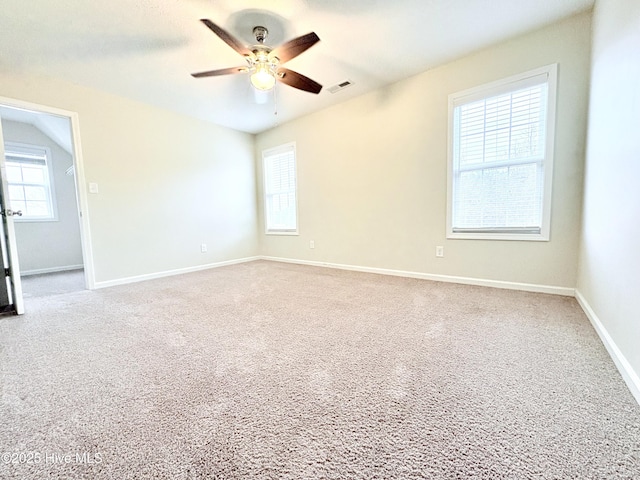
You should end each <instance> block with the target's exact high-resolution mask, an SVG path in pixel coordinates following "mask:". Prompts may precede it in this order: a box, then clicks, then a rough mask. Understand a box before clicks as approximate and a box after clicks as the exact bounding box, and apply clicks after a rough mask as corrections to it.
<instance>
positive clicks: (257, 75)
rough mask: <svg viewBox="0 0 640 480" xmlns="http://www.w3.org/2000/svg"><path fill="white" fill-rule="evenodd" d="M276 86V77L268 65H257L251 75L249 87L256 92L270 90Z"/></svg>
mask: <svg viewBox="0 0 640 480" xmlns="http://www.w3.org/2000/svg"><path fill="white" fill-rule="evenodd" d="M275 84H276V77H275V75H274V74H273V72H272V70H271V68H270V65H269V64H268V63H258V64H257V65H256V70H255V72H253V73H252V74H251V85H253V86H254V87H255V88H257V89H258V90H263V91H266V90H271V89H272V88H273V87H274V86H275Z"/></svg>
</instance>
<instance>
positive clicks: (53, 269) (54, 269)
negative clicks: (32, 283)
mask: <svg viewBox="0 0 640 480" xmlns="http://www.w3.org/2000/svg"><path fill="white" fill-rule="evenodd" d="M83 268H84V265H82V264H80V265H67V266H66V267H51V268H38V269H36V270H24V271H21V272H20V276H21V277H28V276H29V275H40V274H43V273H56V272H68V271H70V270H82V269H83Z"/></svg>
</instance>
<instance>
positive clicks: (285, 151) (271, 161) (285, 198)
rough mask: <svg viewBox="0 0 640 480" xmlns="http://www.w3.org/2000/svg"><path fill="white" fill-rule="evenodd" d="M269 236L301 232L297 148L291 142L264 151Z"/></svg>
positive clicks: (267, 231)
mask: <svg viewBox="0 0 640 480" xmlns="http://www.w3.org/2000/svg"><path fill="white" fill-rule="evenodd" d="M262 160H263V167H264V204H265V226H266V233H275V234H284V235H287V234H289V235H295V234H297V233H298V212H297V194H296V146H295V143H289V144H286V145H282V146H280V147H276V148H272V149H270V150H265V151H264V152H262Z"/></svg>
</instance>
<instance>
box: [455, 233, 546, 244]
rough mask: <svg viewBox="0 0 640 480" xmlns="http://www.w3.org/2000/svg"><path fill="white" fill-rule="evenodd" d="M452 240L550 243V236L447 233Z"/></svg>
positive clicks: (538, 234) (536, 234) (537, 234)
mask: <svg viewBox="0 0 640 480" xmlns="http://www.w3.org/2000/svg"><path fill="white" fill-rule="evenodd" d="M447 238H448V239H452V240H508V241H514V240H515V241H520V242H523V241H524V242H548V241H549V235H544V234H541V233H453V232H449V233H447Z"/></svg>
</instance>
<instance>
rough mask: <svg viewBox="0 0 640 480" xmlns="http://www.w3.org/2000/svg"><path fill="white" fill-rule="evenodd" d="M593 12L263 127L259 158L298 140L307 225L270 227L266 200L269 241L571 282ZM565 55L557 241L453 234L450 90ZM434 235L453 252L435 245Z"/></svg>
mask: <svg viewBox="0 0 640 480" xmlns="http://www.w3.org/2000/svg"><path fill="white" fill-rule="evenodd" d="M590 19H591V17H590V14H588V13H587V14H582V15H579V16H576V17H573V18H570V19H568V20H566V21H563V22H561V23H558V24H555V25H553V26H550V27H548V28H545V29H543V30H539V31H536V32H533V33H530V34H528V35H524V36H521V37H518V38H515V39H513V40H510V41H508V42H504V43H501V44H499V45H496V46H494V47H492V48H489V49H486V50H483V51H480V52H478V53H476V54H474V55H471V56H468V57H466V58H463V59H461V60H459V61H456V62H453V63H450V64H448V65H445V66H442V67H439V68H436V69H433V70H430V71H427V72H425V73H423V74H420V75H417V76H415V77H412V78H409V79H407V80H404V81H401V82H399V83H396V84H394V85H392V86H390V87H388V88H384V89H381V90H377V91H375V92H373V93H370V94H367V95H364V96H361V97H358V98H356V99H353V100H350V101H348V102H345V103H343V104H340V105H337V106H335V107H332V108H329V109H326V110H323V111H321V112H318V113H315V114H311V115H309V116H306V117H304V118H301V119H299V120H296V121H293V122H290V123H288V124H285V125H282V126H280V127H277V128H275V129H273V130H270V131H268V132H265V133H262V134H259V135H258V136H257V138H256V152H257V158H259V155H260V152H261V151H262V150H263V149H266V148H270V147H274V146H277V145H280V144H283V143H286V142H290V141H295V142H296V143H297V158H298V188H299V200H298V201H299V229H300V235H299V236H287V237H283V236H273V235H264V234H263V233H262V232H264V225H263V213H262V212H263V208H262V205H261V206H260V208H259V210H258V211H259V215H260V219H259V220H260V229H259V232H260V235H261V244H260V248H261V253H262V254H263V255H267V256H275V257H285V258H293V259H298V260H310V261H319V262H329V263H339V264H349V265H356V266H361V267H377V268H387V269H396V270H406V271H413V272H423V273H428V274H441V275H452V276H463V277H474V278H478V279H488V280H500V281H508V282H522V283H530V284H538V285H549V286H560V287H568V288H573V287H574V286H575V281H576V271H577V248H576V246H577V243H578V235H579V229H580V211H581V195H582V174H583V159H584V141H585V126H586V116H587V96H588V79H589V55H590V52H589V50H590ZM556 62H557V63H558V64H559V77H558V103H557V130H556V146H555V168H554V185H553V204H552V226H551V241H549V242H518V241H479V240H446V238H445V222H446V187H447V182H446V173H447V115H448V110H447V109H448V104H447V101H448V95H449V94H450V93H454V92H457V91H460V90H464V89H467V88H470V87H473V86H477V85H480V84H483V83H486V82H490V81H494V80H498V79H501V78H504V77H507V76H510V75H514V74H518V73H521V72H525V71H527V70H531V69H534V68H537V67H540V66H543V65H547V64H551V63H556ZM260 163H261V162H260V161H258V179H259V181H258V184H259V187H260V188H261V174H260V168H261V165H260ZM261 198H262V195H261V192H260V195H259V199H260V201H261ZM310 240H314V241H315V249H314V250H311V249H310V248H309V241H310ZM437 245H443V246H444V251H445V257H444V258H436V257H435V247H436V246H437Z"/></svg>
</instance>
